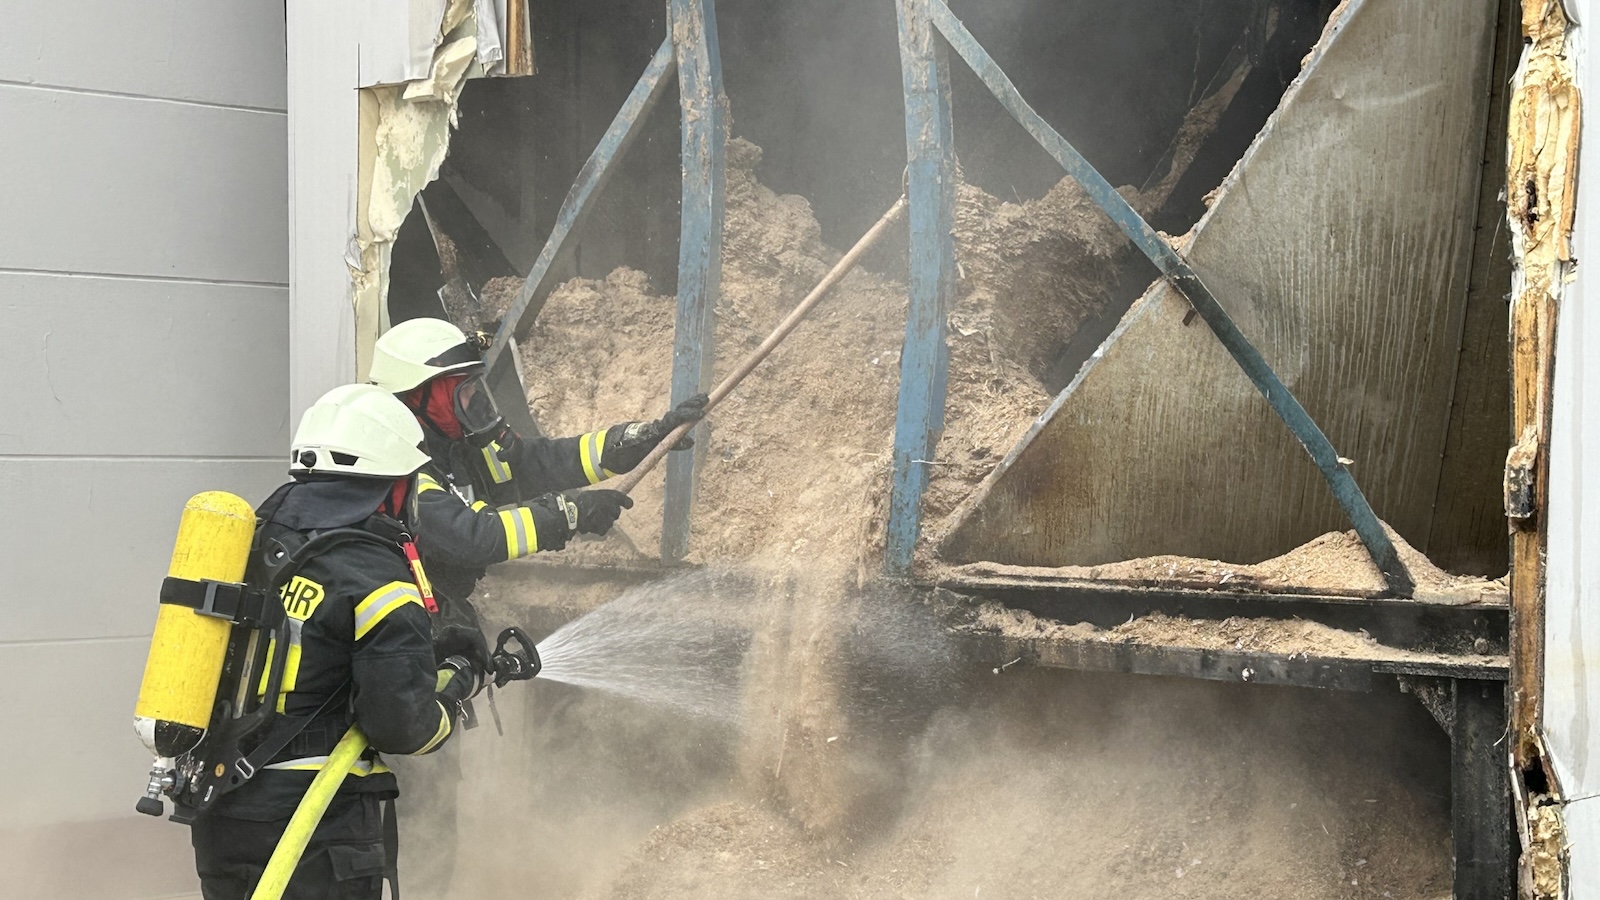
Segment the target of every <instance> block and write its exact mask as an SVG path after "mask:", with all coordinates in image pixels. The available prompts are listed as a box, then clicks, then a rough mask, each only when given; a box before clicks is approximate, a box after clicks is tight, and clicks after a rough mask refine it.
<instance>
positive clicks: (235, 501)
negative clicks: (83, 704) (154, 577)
mask: <svg viewBox="0 0 1600 900" xmlns="http://www.w3.org/2000/svg"><path fill="white" fill-rule="evenodd" d="M276 506H277V504H273V505H272V508H268V507H266V506H263V508H262V510H261V512H262V517H261V520H259V521H258V520H257V518H256V513H255V511H254V510H252V509H251V507H250V504H249V503H247V502H246V501H245V500H244V499H242V498H240V497H237V496H235V495H233V494H229V493H226V492H222V491H209V492H206V493H203V494H198V495H196V496H195V497H193V498H191V499H190V500H189V502H188V503H187V504H185V506H184V511H183V519H182V521H181V522H180V523H179V525H178V539H177V542H176V544H175V546H174V547H173V553H172V564H171V566H170V567H169V569H168V572H167V578H166V579H165V580H164V581H163V582H162V585H161V607H160V611H159V612H158V613H157V616H156V628H155V633H154V635H153V636H152V637H151V641H150V655H149V657H148V658H147V660H146V662H145V671H144V680H143V682H142V683H141V685H140V688H139V700H138V704H137V706H136V707H135V709H134V726H135V728H136V730H137V731H138V733H139V737H140V739H141V740H143V741H144V744H145V746H146V747H147V748H149V750H150V752H151V753H153V754H155V757H156V758H155V762H154V763H153V764H152V766H151V769H150V781H149V784H148V786H147V787H146V790H145V795H144V796H143V797H142V798H140V800H139V802H138V805H137V809H138V811H139V812H141V813H144V814H146V815H152V816H159V815H161V814H162V813H163V812H164V811H165V807H164V806H163V805H162V797H163V795H165V796H166V797H168V798H170V799H171V800H172V802H173V806H174V812H173V814H172V820H173V821H175V822H183V823H188V822H192V821H193V820H194V818H195V817H196V816H198V815H199V814H201V813H203V812H204V811H205V810H207V809H209V808H210V807H211V805H212V804H214V803H215V802H216V801H217V800H218V799H219V798H220V797H222V796H223V795H225V794H227V793H229V792H230V791H232V790H234V789H236V788H238V787H239V786H241V785H243V784H244V783H245V782H247V781H249V780H250V779H251V778H252V777H254V776H255V773H256V772H257V771H258V770H259V769H261V768H262V767H263V766H265V765H266V764H267V763H269V762H271V761H272V758H273V757H274V756H276V755H277V754H278V753H279V752H280V751H282V750H283V749H284V748H285V747H287V746H289V744H290V743H291V742H292V741H293V740H294V739H295V738H296V737H297V736H299V735H300V734H301V733H302V732H303V731H304V730H305V729H306V727H307V726H308V725H310V724H311V723H312V722H313V721H315V720H316V719H318V718H319V717H321V716H323V715H324V714H325V713H331V712H335V711H338V710H342V709H343V706H344V704H345V702H346V698H347V696H348V693H349V690H348V685H345V686H344V687H342V688H340V689H339V690H337V691H335V692H334V693H333V694H332V695H330V696H329V697H328V699H327V700H326V701H325V702H324V703H323V704H322V706H321V707H319V708H318V709H317V710H316V711H315V712H313V713H312V714H311V715H309V716H289V715H284V714H281V713H279V712H278V711H277V710H278V698H279V696H280V695H281V693H282V688H283V676H284V671H285V668H286V663H287V659H288V652H289V647H290V643H291V642H290V639H289V619H288V616H287V615H285V613H284V608H283V602H282V599H281V598H280V596H279V592H280V590H281V589H282V587H283V585H285V584H287V583H288V582H289V579H291V578H293V577H294V575H295V574H296V573H297V572H298V571H299V570H300V568H301V567H302V566H304V565H305V564H306V563H307V562H309V561H310V560H311V559H312V558H314V557H316V556H317V555H319V554H321V553H326V552H327V551H329V550H331V549H333V548H334V547H336V546H339V545H340V544H345V543H350V542H355V541H363V542H369V543H375V544H379V545H381V546H385V547H387V548H389V549H390V550H398V549H399V547H400V544H401V542H402V541H404V540H408V538H407V537H406V535H405V533H404V531H403V530H402V529H401V527H400V524H399V523H398V522H395V521H394V520H392V519H388V518H387V517H385V516H374V517H372V518H371V519H368V520H367V521H366V522H364V523H362V525H361V526H356V527H348V528H334V529H329V530H326V531H320V532H315V531H314V532H310V533H300V532H287V533H285V534H284V535H282V536H280V537H277V538H268V539H263V535H262V528H263V526H264V524H265V523H266V522H270V521H271V519H272V516H273V514H274V513H275V512H276Z"/></svg>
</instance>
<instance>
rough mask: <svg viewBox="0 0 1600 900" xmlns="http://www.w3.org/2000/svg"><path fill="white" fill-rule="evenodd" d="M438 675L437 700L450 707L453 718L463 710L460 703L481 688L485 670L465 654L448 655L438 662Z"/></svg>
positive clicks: (464, 701)
mask: <svg viewBox="0 0 1600 900" xmlns="http://www.w3.org/2000/svg"><path fill="white" fill-rule="evenodd" d="M439 675H440V676H441V677H440V678H439V682H440V684H439V686H438V688H437V693H438V696H439V701H440V702H441V703H443V704H445V705H446V706H448V707H450V709H451V711H452V712H453V713H454V714H455V715H454V717H455V718H459V717H460V716H461V714H462V712H463V708H462V704H464V703H466V702H467V701H468V700H470V699H472V698H473V697H475V696H477V694H478V691H479V690H481V689H482V688H483V682H484V676H485V672H484V670H482V669H479V668H477V667H475V666H474V665H473V664H472V662H471V661H470V660H468V659H467V658H466V657H465V656H450V657H446V658H445V660H444V662H442V663H440V664H439Z"/></svg>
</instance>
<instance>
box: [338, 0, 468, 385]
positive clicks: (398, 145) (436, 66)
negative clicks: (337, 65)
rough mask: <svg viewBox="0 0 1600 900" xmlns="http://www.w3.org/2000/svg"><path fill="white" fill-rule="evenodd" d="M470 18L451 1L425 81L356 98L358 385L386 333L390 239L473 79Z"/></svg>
mask: <svg viewBox="0 0 1600 900" xmlns="http://www.w3.org/2000/svg"><path fill="white" fill-rule="evenodd" d="M472 10H473V4H472V0H453V2H452V3H451V6H450V9H449V10H448V11H447V13H446V15H445V20H444V21H445V24H446V25H447V26H449V28H450V31H449V33H448V34H447V35H446V40H445V41H444V43H442V44H440V45H439V47H438V49H437V50H436V51H435V53H434V56H433V61H432V64H431V66H430V67H429V69H428V72H427V75H426V77H425V78H423V79H421V80H418V81H415V82H412V83H410V84H406V85H403V86H386V87H375V88H369V89H367V90H365V91H362V96H361V144H360V147H361V160H360V177H359V182H358V195H357V213H356V240H355V247H354V248H353V252H352V253H351V256H352V257H353V259H352V261H351V262H352V264H351V282H352V284H353V286H354V291H353V294H354V303H355V324H356V374H357V377H358V378H362V379H364V378H365V377H366V372H367V369H368V367H369V366H370V365H371V359H372V345H373V343H374V342H375V341H376V340H377V339H378V335H379V334H382V333H383V331H384V329H385V328H387V327H388V322H387V315H386V314H385V308H386V306H387V304H386V302H385V301H386V300H387V297H388V293H389V256H390V253H391V252H392V250H393V248H394V241H395V238H396V237H397V236H398V235H399V233H400V226H401V224H402V223H404V222H405V219H406V215H407V214H408V213H409V212H410V211H411V207H412V204H413V203H415V202H416V198H417V195H418V194H419V193H421V192H422V189H423V188H424V187H426V186H427V185H428V184H429V182H432V181H433V180H434V179H435V178H438V177H439V167H440V166H441V165H443V163H444V158H445V155H446V154H447V153H448V152H449V150H450V129H451V128H453V127H454V126H455V122H456V102H457V100H458V99H459V98H460V96H461V91H462V89H463V88H464V87H465V86H466V80H467V78H468V77H469V76H470V75H471V74H473V72H474V71H475V63H476V56H477V30H478V29H477V23H476V22H475V21H474V17H473V15H472ZM477 71H481V70H477Z"/></svg>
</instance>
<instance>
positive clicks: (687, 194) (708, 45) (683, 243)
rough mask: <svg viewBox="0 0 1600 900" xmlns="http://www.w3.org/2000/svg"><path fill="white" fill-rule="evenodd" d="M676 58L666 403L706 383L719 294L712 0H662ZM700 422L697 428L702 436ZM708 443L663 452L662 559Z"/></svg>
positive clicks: (720, 100)
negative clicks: (673, 262) (672, 291)
mask: <svg viewBox="0 0 1600 900" xmlns="http://www.w3.org/2000/svg"><path fill="white" fill-rule="evenodd" d="M667 11H668V22H669V23H670V24H669V27H670V29H671V35H672V37H671V40H672V43H673V46H674V50H675V52H676V54H677V59H678V89H679V93H680V95H681V99H682V121H683V203H682V215H683V222H682V226H681V231H680V236H679V238H678V320H677V327H676V331H675V332H674V336H673V343H672V402H673V403H674V404H677V403H680V402H682V401H684V400H687V399H688V398H689V397H692V396H694V395H695V394H698V393H700V392H702V391H706V390H708V389H709V388H710V387H711V378H712V367H713V364H714V355H713V350H714V347H715V340H714V338H715V334H716V320H717V316H716V313H717V296H718V294H719V293H720V288H721V283H722V220H723V199H724V198H723V185H724V175H725V173H724V169H723V156H724V152H725V147H724V145H725V144H726V143H727V137H728V118H727V108H728V99H727V97H726V96H725V95H724V94H723V91H722V56H721V53H720V51H719V49H718V47H717V15H716V4H715V2H714V0H668V3H667ZM704 429H705V426H703V425H702V426H700V428H699V429H696V430H697V431H700V432H701V433H702V435H703V433H704ZM707 443H708V442H707V441H705V440H704V439H703V438H702V440H701V441H700V446H699V448H698V449H697V450H695V452H693V453H674V454H672V455H671V456H668V457H667V484H666V497H665V501H664V509H663V515H664V516H665V520H664V521H663V522H662V526H661V558H662V559H666V560H677V559H682V558H683V557H684V555H685V554H687V553H688V552H689V513H690V509H691V507H692V506H693V502H694V479H695V470H696V469H697V468H698V465H699V462H700V460H701V459H702V458H703V457H704V454H705V446H706V444H707Z"/></svg>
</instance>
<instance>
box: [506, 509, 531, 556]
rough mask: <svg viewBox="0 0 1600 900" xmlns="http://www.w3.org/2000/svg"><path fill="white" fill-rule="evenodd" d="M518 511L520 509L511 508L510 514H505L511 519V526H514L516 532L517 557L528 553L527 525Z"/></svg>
mask: <svg viewBox="0 0 1600 900" xmlns="http://www.w3.org/2000/svg"><path fill="white" fill-rule="evenodd" d="M520 513H521V511H520V510H515V509H513V510H511V515H509V516H507V518H509V519H510V520H511V524H512V527H514V528H515V529H516V532H517V557H518V558H520V557H524V556H527V555H528V525H527V523H526V522H525V521H523V518H522V516H521V514H520Z"/></svg>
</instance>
